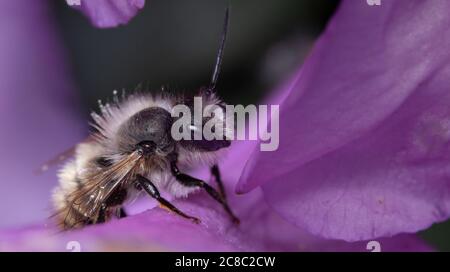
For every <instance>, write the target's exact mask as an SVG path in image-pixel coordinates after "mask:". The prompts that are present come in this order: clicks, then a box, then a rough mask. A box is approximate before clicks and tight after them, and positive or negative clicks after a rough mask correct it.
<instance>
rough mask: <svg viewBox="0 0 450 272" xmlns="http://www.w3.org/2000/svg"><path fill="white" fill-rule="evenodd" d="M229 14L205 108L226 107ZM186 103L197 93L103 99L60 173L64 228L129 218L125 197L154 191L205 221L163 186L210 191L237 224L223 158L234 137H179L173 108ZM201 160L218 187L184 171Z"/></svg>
mask: <svg viewBox="0 0 450 272" xmlns="http://www.w3.org/2000/svg"><path fill="white" fill-rule="evenodd" d="M228 18H229V9H228V8H227V10H226V12H225V19H224V25H223V32H222V35H221V41H220V46H219V50H218V53H217V57H216V63H215V66H214V71H213V75H212V79H211V83H210V84H209V86H208V87H206V88H202V89H200V91H199V92H198V96H200V97H201V99H202V101H203V104H204V105H205V106H207V105H217V106H220V107H224V105H225V104H224V102H222V101H221V100H220V99H219V98H218V96H217V94H216V82H217V79H218V75H219V72H220V67H221V63H222V58H223V51H224V47H225V41H226V35H227V29H228V24H229V22H228V21H229V19H228ZM179 104H184V105H186V106H188V107H192V98H190V97H185V96H184V95H182V96H176V95H170V94H165V93H163V94H161V95H150V94H142V93H135V94H133V95H130V96H128V97H127V96H122V97H121V98H119V97H118V95H117V92H115V93H114V101H113V103H107V104H104V105H103V104H102V103H100V112H99V113H95V112H94V113H92V119H93V120H94V122H93V127H94V128H95V132H93V133H92V134H91V135H90V136H89V137H88V139H87V140H85V141H83V142H82V143H80V144H78V145H77V146H75V148H74V149H73V158H72V159H71V160H69V161H68V162H66V164H65V165H64V166H63V167H62V169H61V170H60V172H59V174H58V177H59V184H58V186H57V187H56V188H55V189H54V191H53V196H52V200H53V206H54V209H55V214H54V217H55V218H56V220H57V223H58V225H59V226H60V227H61V228H62V229H64V230H69V229H74V228H81V227H84V226H86V225H90V224H98V223H104V222H107V221H109V220H111V219H112V218H113V217H117V218H122V217H125V216H126V213H125V211H124V209H123V205H124V203H126V202H127V201H128V200H130V199H134V198H135V197H137V196H139V195H141V193H146V194H148V195H149V196H150V197H152V198H154V199H156V200H157V201H158V202H159V204H160V205H161V206H162V207H164V208H167V209H168V210H170V211H172V212H173V213H175V214H177V215H179V216H181V217H184V218H186V219H189V220H192V221H193V222H195V223H200V219H198V218H196V217H194V216H191V215H188V214H186V213H184V212H183V211H181V210H179V209H178V208H177V207H175V206H174V205H173V204H172V203H170V202H169V201H168V200H166V199H165V198H163V197H162V196H161V194H160V190H165V191H167V192H168V193H170V194H171V195H172V196H174V197H175V198H179V197H186V196H188V195H189V194H190V193H192V192H194V191H197V190H205V191H206V192H207V193H208V194H209V195H210V196H211V197H212V198H213V199H214V200H215V201H217V202H218V203H219V204H220V205H222V206H223V208H224V210H225V211H226V213H227V214H228V215H229V216H230V217H231V219H232V221H233V222H235V223H238V222H239V219H238V218H237V217H236V216H235V215H234V214H233V212H232V211H231V209H230V207H229V205H228V204H227V201H226V195H225V190H224V186H223V182H222V180H221V175H220V171H219V167H218V164H217V163H218V160H219V158H220V157H221V154H222V153H223V151H224V150H225V149H226V148H227V147H229V146H230V144H231V142H230V140H228V139H226V138H224V139H221V140H179V141H175V140H174V139H173V137H172V136H171V126H172V124H173V122H174V121H175V118H174V117H172V115H171V110H172V108H173V106H175V105H179ZM187 125H188V127H193V126H192V125H191V124H187ZM222 155H223V154H222ZM198 165H208V166H210V167H211V168H210V169H211V173H212V175H213V177H214V180H215V181H217V184H218V190H216V189H215V188H213V187H212V186H211V185H209V184H208V183H206V182H205V181H203V180H201V179H198V178H195V177H193V176H190V175H188V174H186V173H185V170H187V169H189V168H192V167H194V166H198Z"/></svg>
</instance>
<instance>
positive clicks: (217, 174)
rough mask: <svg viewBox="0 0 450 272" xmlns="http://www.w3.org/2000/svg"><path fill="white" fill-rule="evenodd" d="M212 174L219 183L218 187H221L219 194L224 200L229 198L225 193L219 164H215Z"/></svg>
mask: <svg viewBox="0 0 450 272" xmlns="http://www.w3.org/2000/svg"><path fill="white" fill-rule="evenodd" d="M211 174H212V175H213V176H214V180H215V181H216V183H217V186H218V187H219V193H220V194H221V195H222V197H223V198H224V199H226V198H227V196H226V193H225V187H224V186H223V182H222V177H221V175H220V169H219V166H218V165H217V164H214V165H213V167H211Z"/></svg>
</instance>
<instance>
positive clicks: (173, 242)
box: [0, 143, 431, 251]
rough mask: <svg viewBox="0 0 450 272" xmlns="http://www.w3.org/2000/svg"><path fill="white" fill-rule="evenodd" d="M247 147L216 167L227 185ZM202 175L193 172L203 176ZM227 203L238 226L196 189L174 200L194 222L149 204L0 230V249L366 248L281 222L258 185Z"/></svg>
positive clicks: (417, 245) (418, 245)
mask: <svg viewBox="0 0 450 272" xmlns="http://www.w3.org/2000/svg"><path fill="white" fill-rule="evenodd" d="M252 145H254V144H253V143H250V144H244V143H238V144H236V146H235V147H233V148H232V150H231V152H230V154H229V155H230V156H229V157H228V159H227V160H226V161H225V162H224V164H223V165H222V166H223V169H224V171H223V173H224V178H225V180H226V181H227V184H228V185H233V184H235V183H236V181H237V177H238V176H239V173H240V170H241V169H242V162H243V161H245V159H246V157H247V156H248V155H247V154H248V152H246V151H248V149H249V147H250V148H251V147H252ZM237 156H238V157H237ZM205 173H206V172H200V173H196V176H199V177H203V178H207V177H208V175H206V174H205ZM229 187H231V186H229ZM229 201H230V205H231V207H232V208H233V210H235V212H236V214H237V215H238V216H239V217H240V218H241V224H240V225H239V226H236V225H234V224H232V223H231V222H230V218H229V217H228V216H227V215H226V214H225V213H224V212H223V210H222V208H221V207H220V206H219V205H218V204H217V203H215V202H214V201H212V199H211V198H210V197H208V196H207V195H206V194H205V193H199V194H196V195H193V196H191V197H189V198H188V199H186V200H177V201H175V202H174V204H175V205H176V206H177V207H179V208H180V209H181V210H183V211H185V212H186V213H188V214H190V215H193V216H197V217H199V218H200V219H201V220H202V223H201V224H200V225H196V224H193V223H191V222H190V221H187V220H185V219H183V218H180V217H178V216H175V215H173V214H171V213H168V212H167V211H165V210H162V209H160V208H153V209H151V210H148V211H146V212H144V213H140V214H137V215H132V216H130V217H127V218H125V219H122V220H115V221H112V222H109V223H107V224H103V225H97V226H91V227H87V228H85V229H83V230H80V231H74V232H66V233H59V234H56V233H57V231H56V230H55V229H54V228H53V227H51V226H48V225H42V226H35V227H29V228H24V229H16V230H10V231H0V251H67V246H70V245H71V244H69V242H71V241H72V244H73V241H74V242H76V243H78V244H79V245H80V247H81V248H80V249H81V251H367V243H366V242H358V243H346V242H343V241H331V240H325V239H323V238H317V237H313V236H311V235H310V234H308V233H307V232H305V231H302V230H301V229H299V228H297V227H296V226H294V225H292V224H290V223H288V222H286V221H285V220H283V219H282V218H280V217H279V216H278V215H277V214H276V213H274V212H273V211H272V210H271V209H270V208H269V207H268V206H267V204H265V202H264V201H263V198H262V193H261V191H260V190H259V189H258V190H254V191H253V192H251V193H249V194H247V195H245V196H236V195H233V194H231V195H230V196H229ZM379 243H380V245H381V250H383V251H430V250H431V248H430V247H429V246H427V245H426V244H425V243H424V242H422V241H421V240H420V239H418V238H417V237H415V236H414V235H402V236H398V237H395V238H387V239H380V240H379ZM78 244H75V245H78Z"/></svg>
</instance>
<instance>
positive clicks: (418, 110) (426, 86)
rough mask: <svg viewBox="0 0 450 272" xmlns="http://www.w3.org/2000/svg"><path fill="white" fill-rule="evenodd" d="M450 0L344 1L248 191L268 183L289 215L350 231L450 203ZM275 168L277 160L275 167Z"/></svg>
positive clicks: (381, 232)
mask: <svg viewBox="0 0 450 272" xmlns="http://www.w3.org/2000/svg"><path fill="white" fill-rule="evenodd" d="M449 8H450V2H448V1H445V0H436V1H420V0H415V1H410V0H405V1H384V2H383V3H382V5H381V6H376V7H374V6H369V5H367V4H366V3H365V1H358V2H355V1H343V2H342V4H341V7H340V8H339V10H338V12H337V13H336V15H335V17H334V18H333V19H332V21H331V22H330V24H329V26H328V28H327V30H326V31H325V33H324V34H323V35H322V37H321V38H320V40H319V41H318V43H317V45H316V47H315V49H314V51H313V53H312V54H311V56H310V58H309V60H308V61H307V62H306V63H305V65H304V67H303V69H302V70H301V72H300V73H299V76H298V80H297V81H296V82H295V84H294V85H293V87H292V88H287V89H286V92H287V93H288V95H287V99H286V100H285V101H286V103H285V104H284V105H283V108H282V112H281V114H280V116H281V120H280V148H279V149H278V150H277V151H276V152H267V153H260V152H255V153H254V155H253V157H252V159H251V160H250V161H249V163H248V167H247V169H246V170H245V173H244V175H243V177H242V178H241V182H240V184H238V186H237V190H238V191H240V192H246V191H249V190H251V189H252V188H254V187H256V186H258V185H261V184H264V185H263V190H264V194H265V196H266V199H267V200H268V201H269V203H270V206H272V207H273V208H274V209H275V210H276V211H277V212H279V213H280V215H282V216H283V217H284V218H285V219H287V220H289V221H290V222H293V223H295V224H296V225H298V226H300V227H304V228H306V229H307V230H309V231H311V232H312V233H313V234H316V235H321V236H323V237H326V238H338V239H345V240H348V241H355V240H366V239H372V238H374V237H380V236H392V235H395V234H398V233H402V232H416V231H418V230H421V229H424V228H426V227H428V226H430V225H431V224H432V223H434V222H438V221H442V220H445V219H447V218H448V217H449V214H450V180H449V178H448V177H449V175H450V167H449V165H450V160H449V158H450V148H449V139H450V125H449V124H450V109H449V107H448V104H449V102H450V92H448V82H449V80H448V79H449V78H450V66H449V63H450V62H449V60H450V54H449V51H448V47H449V46H450V38H449V37H450V29H449V28H448V26H449V25H450V16H449V15H448V13H447V10H449ZM266 169H270V171H267V170H266Z"/></svg>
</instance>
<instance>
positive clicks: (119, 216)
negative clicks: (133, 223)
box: [116, 207, 127, 219]
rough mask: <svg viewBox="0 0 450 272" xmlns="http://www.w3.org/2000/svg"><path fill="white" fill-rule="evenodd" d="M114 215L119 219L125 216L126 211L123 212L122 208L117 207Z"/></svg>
mask: <svg viewBox="0 0 450 272" xmlns="http://www.w3.org/2000/svg"><path fill="white" fill-rule="evenodd" d="M116 217H117V218H119V219H120V218H125V217H127V213H126V212H125V210H124V208H122V207H120V208H119V209H117V211H116Z"/></svg>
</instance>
